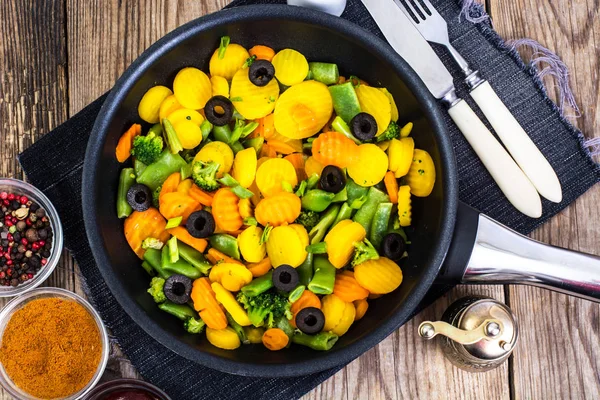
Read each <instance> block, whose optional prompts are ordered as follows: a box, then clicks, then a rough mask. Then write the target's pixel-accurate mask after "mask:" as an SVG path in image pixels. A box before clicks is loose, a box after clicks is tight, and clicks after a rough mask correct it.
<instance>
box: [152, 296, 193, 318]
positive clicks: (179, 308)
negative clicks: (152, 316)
mask: <svg viewBox="0 0 600 400" xmlns="http://www.w3.org/2000/svg"><path fill="white" fill-rule="evenodd" d="M158 308H160V309H161V310H163V311H165V312H168V313H169V314H171V315H173V316H175V317H177V318H179V319H180V320H182V321H185V320H187V319H188V318H196V317H198V314H197V313H196V312H195V311H194V310H193V309H192V307H190V306H188V305H187V304H175V303H172V302H170V301H168V300H167V301H165V302H164V303H161V304H159V305H158Z"/></svg>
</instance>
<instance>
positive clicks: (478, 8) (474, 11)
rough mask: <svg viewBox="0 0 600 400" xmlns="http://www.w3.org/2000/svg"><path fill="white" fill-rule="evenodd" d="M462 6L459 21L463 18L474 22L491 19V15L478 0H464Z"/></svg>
mask: <svg viewBox="0 0 600 400" xmlns="http://www.w3.org/2000/svg"><path fill="white" fill-rule="evenodd" d="M461 7H462V8H461V10H460V14H459V15H458V22H462V19H463V18H464V19H465V20H467V21H469V22H471V23H473V24H479V23H481V22H485V21H490V16H489V15H488V13H486V12H485V9H484V8H483V6H482V5H481V4H479V3H478V2H477V1H476V0H462V3H461Z"/></svg>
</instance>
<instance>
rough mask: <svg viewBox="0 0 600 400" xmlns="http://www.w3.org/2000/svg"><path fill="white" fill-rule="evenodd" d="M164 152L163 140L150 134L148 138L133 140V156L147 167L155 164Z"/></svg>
mask: <svg viewBox="0 0 600 400" xmlns="http://www.w3.org/2000/svg"><path fill="white" fill-rule="evenodd" d="M162 150H163V139H162V137H160V136H156V134H155V133H154V132H150V133H149V134H147V135H146V136H136V137H135V139H133V149H131V154H132V155H133V156H135V158H137V159H138V160H140V161H141V162H142V163H144V164H146V165H150V164H152V163H153V162H155V161H156V160H157V159H158V157H159V156H160V154H161V153H162Z"/></svg>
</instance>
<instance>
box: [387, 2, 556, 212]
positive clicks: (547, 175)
mask: <svg viewBox="0 0 600 400" xmlns="http://www.w3.org/2000/svg"><path fill="white" fill-rule="evenodd" d="M394 2H395V3H396V4H397V5H398V6H399V7H400V8H401V9H402V11H404V13H405V14H406V15H407V17H408V19H409V20H410V22H411V23H412V24H413V25H414V26H415V27H416V28H417V29H418V30H419V32H421V35H423V37H424V38H425V40H427V41H429V42H433V43H438V44H441V45H442V46H444V47H446V49H448V51H449V53H450V55H451V56H452V58H454V61H456V63H457V64H458V66H459V67H460V68H461V69H462V71H463V73H464V74H465V76H466V79H465V82H466V83H467V84H468V85H469V87H470V88H471V97H473V99H474V100H475V102H476V103H477V105H478V106H479V108H480V109H481V111H482V112H483V113H484V114H485V117H486V118H487V119H488V121H490V124H492V126H493V127H494V130H495V131H496V133H497V134H498V136H499V137H500V140H502V143H504V145H505V146H506V148H507V149H508V151H509V152H510V154H511V155H512V156H513V158H514V159H515V161H516V162H517V164H519V167H521V169H522V170H523V172H525V175H527V177H528V178H529V180H530V181H531V183H533V185H534V186H535V188H536V189H537V191H538V192H539V193H540V194H541V195H542V196H543V197H545V198H547V199H548V200H550V201H553V202H555V203H560V202H561V201H562V187H561V185H560V181H559V180H558V176H556V172H555V171H554V169H553V168H552V166H551V165H550V163H549V162H548V160H547V159H546V157H544V155H543V154H542V152H541V151H540V150H539V149H538V148H537V146H536V145H535V143H533V141H532V140H531V138H530V137H529V135H527V133H526V132H525V130H524V129H523V127H522V126H521V125H520V124H519V122H518V121H517V120H516V119H515V117H514V116H513V115H512V113H511V112H510V111H509V109H508V108H507V107H506V105H505V104H504V103H503V102H502V100H500V98H499V97H498V95H497V94H496V92H495V91H494V89H493V88H492V86H491V85H490V83H489V82H488V81H487V80H485V79H483V78H482V77H481V75H480V74H479V71H475V70H473V69H471V67H470V66H469V63H468V62H467V61H466V60H465V59H464V58H463V57H462V56H461V55H460V53H459V52H458V51H457V50H456V49H455V48H454V47H453V46H452V44H451V43H450V38H449V36H448V24H447V23H446V20H445V19H444V18H443V17H442V16H441V15H440V14H439V13H438V11H437V10H436V9H435V8H434V7H433V5H432V4H431V3H430V1H429V0H394Z"/></svg>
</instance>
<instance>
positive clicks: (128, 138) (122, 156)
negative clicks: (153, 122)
mask: <svg viewBox="0 0 600 400" xmlns="http://www.w3.org/2000/svg"><path fill="white" fill-rule="evenodd" d="M141 134H142V126H141V125H140V124H133V125H131V128H129V129H128V130H127V132H125V133H124V134H123V136H121V138H120V139H119V143H118V144H117V148H116V150H115V155H116V156H117V161H119V162H120V163H122V162H125V161H127V159H128V158H129V156H130V155H131V149H132V148H133V139H134V138H135V137H136V136H139V135H141Z"/></svg>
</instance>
